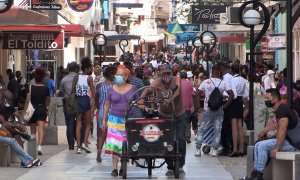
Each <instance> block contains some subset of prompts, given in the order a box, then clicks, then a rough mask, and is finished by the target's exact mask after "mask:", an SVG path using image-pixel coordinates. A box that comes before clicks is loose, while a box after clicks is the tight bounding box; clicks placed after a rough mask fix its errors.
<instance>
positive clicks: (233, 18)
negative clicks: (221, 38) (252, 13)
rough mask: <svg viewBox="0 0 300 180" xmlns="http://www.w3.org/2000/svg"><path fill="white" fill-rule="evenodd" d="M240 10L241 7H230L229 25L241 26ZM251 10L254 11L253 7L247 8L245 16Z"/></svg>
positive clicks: (228, 10)
mask: <svg viewBox="0 0 300 180" xmlns="http://www.w3.org/2000/svg"><path fill="white" fill-rule="evenodd" d="M239 9H240V8H239V7H229V8H228V9H227V18H228V24H241V23H240V21H239V19H238V17H239ZM250 9H252V8H251V7H246V8H245V9H244V11H243V14H245V13H246V12H247V11H248V10H250ZM220 18H221V17H220Z"/></svg>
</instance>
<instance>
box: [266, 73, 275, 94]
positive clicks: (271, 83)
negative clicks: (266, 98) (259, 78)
mask: <svg viewBox="0 0 300 180" xmlns="http://www.w3.org/2000/svg"><path fill="white" fill-rule="evenodd" d="M274 75H275V72H274V71H273V70H268V71H267V76H266V78H265V79H264V88H265V90H268V89H271V88H276V87H275V84H274V81H275V79H274Z"/></svg>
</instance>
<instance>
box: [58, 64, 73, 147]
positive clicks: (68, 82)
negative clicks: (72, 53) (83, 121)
mask: <svg viewBox="0 0 300 180" xmlns="http://www.w3.org/2000/svg"><path fill="white" fill-rule="evenodd" d="M68 70H69V74H68V75H67V76H65V77H64V78H63V79H62V80H61V84H60V86H59V93H60V94H61V95H62V96H64V98H63V109H64V115H65V122H66V126H67V130H66V135H67V140H68V145H69V150H74V145H75V127H76V126H75V125H76V121H75V117H76V115H75V114H70V113H69V112H67V111H66V109H67V108H66V101H67V99H68V98H69V97H70V95H71V93H72V84H73V80H74V77H75V76H76V75H77V73H76V70H77V63H76V62H71V63H70V64H69V65H68Z"/></svg>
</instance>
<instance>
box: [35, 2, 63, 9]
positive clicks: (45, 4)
mask: <svg viewBox="0 0 300 180" xmlns="http://www.w3.org/2000/svg"><path fill="white" fill-rule="evenodd" d="M61 8H62V6H61V5H60V4H56V3H55V1H54V0H31V9H32V10H61Z"/></svg>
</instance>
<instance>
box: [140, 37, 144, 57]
mask: <svg viewBox="0 0 300 180" xmlns="http://www.w3.org/2000/svg"><path fill="white" fill-rule="evenodd" d="M138 43H139V46H140V53H141V55H140V58H141V59H142V58H143V44H145V39H143V38H141V39H139V41H138Z"/></svg>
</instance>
